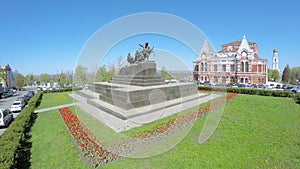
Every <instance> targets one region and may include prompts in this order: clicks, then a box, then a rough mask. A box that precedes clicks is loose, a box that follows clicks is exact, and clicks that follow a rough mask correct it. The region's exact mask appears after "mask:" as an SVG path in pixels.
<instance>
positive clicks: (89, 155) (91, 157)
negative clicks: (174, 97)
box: [59, 93, 237, 167]
mask: <svg viewBox="0 0 300 169" xmlns="http://www.w3.org/2000/svg"><path fill="white" fill-rule="evenodd" d="M235 96H237V94H236V93H228V94H227V95H226V96H225V97H220V98H218V99H216V100H214V101H212V102H210V103H208V104H206V106H204V107H200V108H199V110H198V112H192V113H187V114H183V115H180V116H178V117H175V118H173V119H170V120H168V121H167V122H162V123H160V124H158V125H155V126H154V127H152V129H149V130H144V131H141V132H138V133H136V134H134V135H132V136H131V137H129V138H127V139H123V140H120V142H119V143H116V144H114V145H111V146H110V147H107V149H105V148H104V146H103V145H102V144H101V143H100V142H99V141H98V140H97V139H96V138H95V137H94V135H93V134H92V133H91V132H90V131H89V130H88V129H87V128H86V127H85V126H84V124H83V123H82V122H81V121H80V120H79V119H78V118H77V117H76V116H75V115H74V114H73V113H72V112H71V111H70V109H69V108H61V109H59V113H60V114H61V117H62V119H63V120H64V122H65V124H66V126H67V128H68V131H69V133H70V135H71V137H72V138H73V142H74V144H75V145H76V146H77V148H78V150H79V152H80V153H81V154H82V155H83V157H84V158H85V161H89V164H90V165H91V166H93V167H97V166H102V165H104V164H106V163H108V162H112V161H114V160H116V159H118V158H119V157H120V156H127V155H131V154H133V153H135V152H137V151H140V150H143V149H145V148H146V147H149V146H151V145H153V144H155V143H157V142H160V141H163V140H166V139H168V138H169V137H170V136H172V135H174V134H176V133H177V132H178V131H180V130H181V129H183V128H184V127H186V126H189V125H191V124H193V122H195V121H196V120H197V119H199V118H200V117H201V116H202V115H203V114H207V113H209V112H210V111H212V110H216V109H218V108H219V107H220V106H222V105H224V103H225V102H226V101H228V100H230V99H232V98H233V97H235ZM108 150H110V151H108Z"/></svg>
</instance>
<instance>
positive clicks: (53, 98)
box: [37, 92, 74, 109]
mask: <svg viewBox="0 0 300 169" xmlns="http://www.w3.org/2000/svg"><path fill="white" fill-rule="evenodd" d="M70 93H71V92H62V93H46V94H43V98H42V102H41V104H40V105H39V107H38V108H37V109H43V108H48V107H54V106H59V105H63V104H69V103H73V101H74V100H73V98H72V97H70V96H69V95H68V94H70Z"/></svg>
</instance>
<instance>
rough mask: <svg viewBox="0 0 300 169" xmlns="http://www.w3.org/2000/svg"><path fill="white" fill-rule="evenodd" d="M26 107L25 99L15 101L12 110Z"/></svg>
mask: <svg viewBox="0 0 300 169" xmlns="http://www.w3.org/2000/svg"><path fill="white" fill-rule="evenodd" d="M24 107H25V102H24V101H14V102H13V104H12V105H11V108H10V111H12V112H16V111H21V110H22V109H23V108H24Z"/></svg>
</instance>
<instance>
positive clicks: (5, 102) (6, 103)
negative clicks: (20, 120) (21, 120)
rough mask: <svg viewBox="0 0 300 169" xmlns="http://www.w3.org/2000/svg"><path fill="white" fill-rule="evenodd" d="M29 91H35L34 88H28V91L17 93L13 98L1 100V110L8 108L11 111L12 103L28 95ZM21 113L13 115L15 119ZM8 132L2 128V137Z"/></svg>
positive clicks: (0, 128) (0, 132)
mask: <svg viewBox="0 0 300 169" xmlns="http://www.w3.org/2000/svg"><path fill="white" fill-rule="evenodd" d="M29 90H33V88H26V91H17V92H16V93H15V94H14V95H13V96H11V97H8V98H5V99H0V108H7V109H9V110H10V106H11V105H12V103H13V102H14V101H15V100H16V99H17V97H19V96H23V95H24V94H26V93H27V92H28V91H29ZM18 114H19V113H13V115H14V118H16V117H17V115H18ZM5 130H6V127H0V136H1V135H2V134H3V133H4V131H5Z"/></svg>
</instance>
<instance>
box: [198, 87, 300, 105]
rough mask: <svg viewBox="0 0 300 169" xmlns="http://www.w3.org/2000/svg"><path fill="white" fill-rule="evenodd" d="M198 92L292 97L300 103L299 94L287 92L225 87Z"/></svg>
mask: <svg viewBox="0 0 300 169" xmlns="http://www.w3.org/2000/svg"><path fill="white" fill-rule="evenodd" d="M198 90H210V91H222V92H233V93H240V94H251V95H261V96H274V97H291V98H294V100H295V102H296V103H299V102H300V94H299V93H297V94H295V93H292V92H287V91H278V90H263V89H249V88H223V87H214V86H198Z"/></svg>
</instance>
